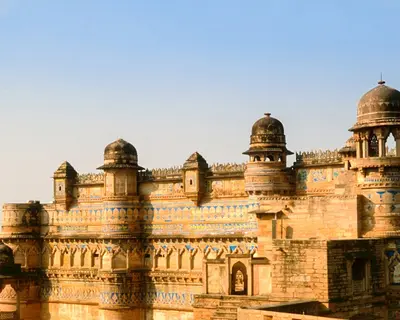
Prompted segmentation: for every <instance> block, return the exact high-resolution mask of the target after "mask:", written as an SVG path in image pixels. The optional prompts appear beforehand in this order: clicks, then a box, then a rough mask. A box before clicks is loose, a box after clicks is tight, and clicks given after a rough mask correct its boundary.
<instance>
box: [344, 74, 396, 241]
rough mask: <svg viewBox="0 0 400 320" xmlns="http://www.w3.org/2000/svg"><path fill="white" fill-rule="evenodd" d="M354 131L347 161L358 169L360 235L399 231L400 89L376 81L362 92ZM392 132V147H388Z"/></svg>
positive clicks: (354, 168) (384, 234) (382, 234)
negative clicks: (353, 153) (376, 83)
mask: <svg viewBox="0 0 400 320" xmlns="http://www.w3.org/2000/svg"><path fill="white" fill-rule="evenodd" d="M350 131H352V132H353V140H354V147H355V159H354V158H353V160H350V161H349V163H348V164H347V166H348V167H350V169H353V170H356V172H357V187H358V188H359V194H360V204H359V215H360V218H361V228H360V229H361V230H360V232H361V236H363V237H377V236H381V237H382V236H384V237H385V236H393V235H399V234H400V231H399V229H400V206H399V205H398V203H400V92H399V91H398V90H396V89H393V88H391V87H389V86H386V85H385V82H384V81H379V82H378V86H376V87H375V88H373V89H372V90H370V91H368V92H367V93H366V94H364V95H363V96H362V97H361V99H360V101H359V103H358V108H357V122H356V123H355V124H354V126H353V127H352V128H351V129H350ZM391 135H393V137H394V139H395V148H394V150H389V149H388V139H389V137H390V136H391Z"/></svg>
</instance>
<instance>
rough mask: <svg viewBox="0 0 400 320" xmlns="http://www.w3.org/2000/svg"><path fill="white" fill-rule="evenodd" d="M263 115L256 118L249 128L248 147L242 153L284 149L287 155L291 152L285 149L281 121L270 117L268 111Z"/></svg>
mask: <svg viewBox="0 0 400 320" xmlns="http://www.w3.org/2000/svg"><path fill="white" fill-rule="evenodd" d="M264 115H265V117H263V118H261V119H259V120H257V121H256V122H255V123H254V124H253V127H252V129H251V136H250V149H249V150H247V151H245V152H244V154H250V153H251V152H261V151H262V152H263V151H266V152H269V151H271V152H275V151H278V150H284V151H285V152H286V154H287V155H290V154H292V152H291V151H289V150H287V149H286V138H285V130H284V128H283V124H282V122H280V121H279V120H278V119H275V118H272V117H271V114H270V113H265V114H264Z"/></svg>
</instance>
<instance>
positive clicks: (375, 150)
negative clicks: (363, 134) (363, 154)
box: [369, 135, 379, 157]
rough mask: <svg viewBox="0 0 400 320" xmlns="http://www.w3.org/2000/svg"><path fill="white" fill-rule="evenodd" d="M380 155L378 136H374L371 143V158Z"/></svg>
mask: <svg viewBox="0 0 400 320" xmlns="http://www.w3.org/2000/svg"><path fill="white" fill-rule="evenodd" d="M378 155H379V143H378V138H377V137H376V135H372V137H371V140H370V141H369V156H370V157H377V156H378Z"/></svg>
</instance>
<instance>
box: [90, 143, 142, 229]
mask: <svg viewBox="0 0 400 320" xmlns="http://www.w3.org/2000/svg"><path fill="white" fill-rule="evenodd" d="M98 169H102V170H104V195H103V215H102V222H103V227H102V231H103V232H104V233H106V234H109V233H111V234H114V233H132V232H133V233H134V232H135V231H136V230H135V224H134V223H133V222H134V221H136V220H138V212H139V211H138V205H139V197H138V195H137V176H138V170H141V169H143V168H142V167H140V166H139V165H138V157H137V152H136V149H135V147H134V146H133V145H131V144H130V143H129V142H126V141H125V140H123V139H118V140H117V141H114V142H112V143H110V144H109V145H107V146H106V148H105V150H104V165H102V166H101V167H99V168H98Z"/></svg>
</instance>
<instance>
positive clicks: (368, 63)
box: [0, 0, 400, 203]
mask: <svg viewBox="0 0 400 320" xmlns="http://www.w3.org/2000/svg"><path fill="white" fill-rule="evenodd" d="M399 14H400V1H397V0H392V1H388V0H386V1H385V0H380V1H376V0H373V1H372V0H371V1H368V0H358V1H357V0H353V1H349V0H331V1H328V0H326V1H325V0H324V1H321V0H315V1H311V0H309V1H307V0H302V1H299V0H292V1H285V0H276V1H268V0H260V1H243V0H238V1H236V0H217V1H216V0H209V1H208V0H201V1H194V0H193V1H191V0H181V1H177V0H158V1H157V0H151V1H147V0H146V1H133V0H129V1H128V0H127V1H123V0H118V1H109V0H104V1H103V0H95V1H89V0H86V1H81V0H68V1H53V0H51V1H50V0H49V1H41V0H35V1H29V0H25V1H22V0H0V141H1V158H0V166H1V170H2V171H1V172H2V174H1V178H0V202H1V203H4V202H16V201H18V202H25V201H27V200H30V199H35V200H36V199H37V200H41V201H50V200H51V199H52V180H51V178H50V177H51V176H52V174H53V172H54V171H55V170H56V169H57V167H58V166H59V164H60V163H61V162H63V161H64V160H68V161H69V162H70V163H71V164H72V165H73V166H74V167H75V169H76V170H77V171H78V172H93V171H95V168H96V167H97V166H99V165H101V164H102V161H103V150H104V147H105V146H106V145H107V144H108V143H110V142H112V141H113V140H115V139H117V138H120V137H121V138H124V139H125V140H127V141H129V142H131V143H132V144H133V145H135V146H136V148H137V150H138V153H139V163H140V165H141V166H143V167H146V168H154V167H168V166H172V165H181V164H183V162H184V161H185V159H186V158H187V157H188V156H189V155H190V154H191V153H192V152H194V151H198V152H200V153H201V154H202V155H203V156H204V157H205V159H206V160H207V161H208V162H209V163H210V164H211V163H213V162H243V161H246V160H247V158H246V157H245V156H243V155H242V154H241V153H242V152H243V151H245V150H246V149H247V147H248V143H249V135H250V130H251V126H252V124H253V123H254V122H255V121H256V120H257V119H258V118H260V117H262V116H263V114H264V112H271V113H272V116H273V117H276V118H278V119H280V120H281V121H282V122H283V123H284V125H285V129H286V136H287V142H288V148H289V149H290V150H293V151H299V150H310V149H327V148H338V147H341V146H342V145H343V144H344V142H345V141H346V139H347V138H348V137H349V136H350V133H349V132H348V131H347V129H348V128H349V127H351V126H352V124H353V123H354V122H355V118H356V105H357V101H358V99H359V98H360V96H361V95H362V94H363V93H365V92H366V91H368V90H369V89H371V88H372V87H374V86H375V85H376V82H377V80H379V77H380V72H383V76H384V79H385V80H386V81H387V84H388V85H389V86H393V87H397V88H400V63H399V59H400V41H399V35H400V33H399V31H400V25H399Z"/></svg>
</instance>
